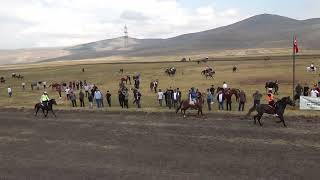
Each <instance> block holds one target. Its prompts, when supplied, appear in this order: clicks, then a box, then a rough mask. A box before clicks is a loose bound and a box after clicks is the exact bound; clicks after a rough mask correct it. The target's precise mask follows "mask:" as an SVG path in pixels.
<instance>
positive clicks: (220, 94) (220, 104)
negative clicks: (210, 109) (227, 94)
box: [217, 91, 225, 110]
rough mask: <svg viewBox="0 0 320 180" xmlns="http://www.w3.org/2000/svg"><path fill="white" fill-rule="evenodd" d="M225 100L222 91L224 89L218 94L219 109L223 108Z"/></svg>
mask: <svg viewBox="0 0 320 180" xmlns="http://www.w3.org/2000/svg"><path fill="white" fill-rule="evenodd" d="M224 100H225V98H224V94H223V93H222V91H219V92H218V95H217V101H218V102H219V110H223V103H224Z"/></svg>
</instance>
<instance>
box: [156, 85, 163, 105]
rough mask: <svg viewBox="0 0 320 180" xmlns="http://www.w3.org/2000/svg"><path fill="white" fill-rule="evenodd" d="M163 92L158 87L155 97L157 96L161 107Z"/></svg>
mask: <svg viewBox="0 0 320 180" xmlns="http://www.w3.org/2000/svg"><path fill="white" fill-rule="evenodd" d="M163 96H164V95H163V92H162V91H161V89H159V91H158V93H157V97H158V101H159V105H160V106H161V107H162V101H163Z"/></svg>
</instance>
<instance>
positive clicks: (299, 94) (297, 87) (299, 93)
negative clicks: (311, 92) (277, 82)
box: [295, 83, 303, 99]
mask: <svg viewBox="0 0 320 180" xmlns="http://www.w3.org/2000/svg"><path fill="white" fill-rule="evenodd" d="M295 92H296V95H295V99H298V98H299V97H300V96H301V95H302V92H303V88H302V86H301V85H300V83H298V85H297V86H296V88H295Z"/></svg>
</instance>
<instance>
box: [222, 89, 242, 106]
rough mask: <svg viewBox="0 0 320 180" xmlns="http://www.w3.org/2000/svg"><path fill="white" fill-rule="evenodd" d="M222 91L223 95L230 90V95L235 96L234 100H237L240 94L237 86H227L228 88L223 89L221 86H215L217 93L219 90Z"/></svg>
mask: <svg viewBox="0 0 320 180" xmlns="http://www.w3.org/2000/svg"><path fill="white" fill-rule="evenodd" d="M220 91H221V92H222V93H223V94H224V95H225V94H226V92H227V91H230V96H233V95H234V96H235V97H236V102H239V96H240V89H237V88H228V89H223V88H222V87H218V88H217V94H218V93H219V92H220Z"/></svg>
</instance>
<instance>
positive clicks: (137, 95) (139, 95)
mask: <svg viewBox="0 0 320 180" xmlns="http://www.w3.org/2000/svg"><path fill="white" fill-rule="evenodd" d="M141 96H142V95H141V93H140V91H139V90H138V89H137V90H136V93H135V103H136V104H137V107H138V108H141V102H140V101H141Z"/></svg>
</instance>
